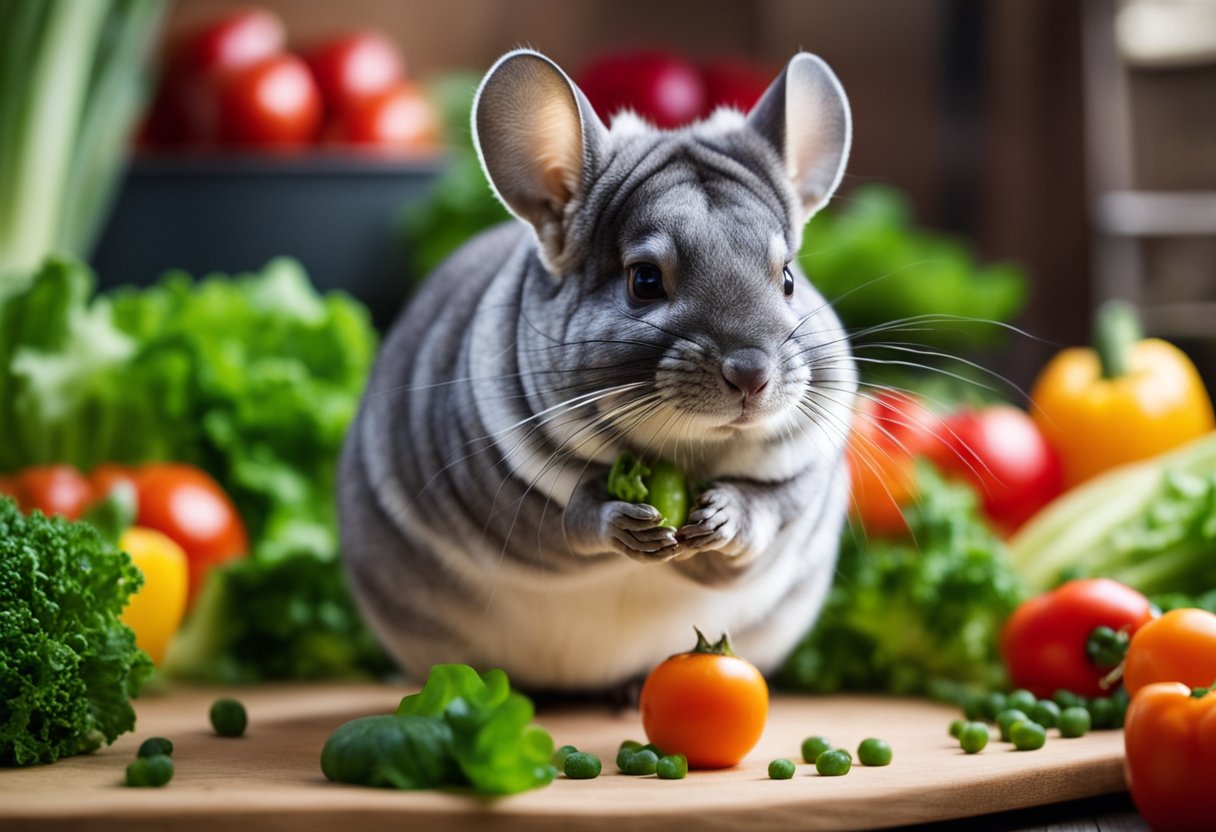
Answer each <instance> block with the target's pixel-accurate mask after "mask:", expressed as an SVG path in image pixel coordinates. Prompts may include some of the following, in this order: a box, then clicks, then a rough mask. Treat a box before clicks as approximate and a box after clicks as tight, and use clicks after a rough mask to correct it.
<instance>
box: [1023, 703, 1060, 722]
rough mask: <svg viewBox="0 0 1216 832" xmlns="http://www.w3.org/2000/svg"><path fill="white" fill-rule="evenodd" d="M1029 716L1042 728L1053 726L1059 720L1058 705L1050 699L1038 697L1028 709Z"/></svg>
mask: <svg viewBox="0 0 1216 832" xmlns="http://www.w3.org/2000/svg"><path fill="white" fill-rule="evenodd" d="M1030 718H1031V719H1033V720H1034V721H1035V722H1037V723H1039V724H1040V725H1042V726H1043V727H1044V728H1055V727H1056V723H1057V722H1059V720H1060V706H1059V705H1057V704H1056V703H1055V702H1052V701H1051V700H1050V699H1040V700H1039V701H1038V702H1036V703H1035V705H1034V707H1033V708H1031V709H1030Z"/></svg>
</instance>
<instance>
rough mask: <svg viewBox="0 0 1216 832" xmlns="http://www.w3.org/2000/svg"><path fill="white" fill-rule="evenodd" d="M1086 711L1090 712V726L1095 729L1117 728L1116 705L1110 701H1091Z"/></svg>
mask: <svg viewBox="0 0 1216 832" xmlns="http://www.w3.org/2000/svg"><path fill="white" fill-rule="evenodd" d="M1086 710H1088V711H1089V719H1090V724H1091V725H1093V727H1094V728H1095V729H1101V728H1113V727H1115V703H1114V702H1112V701H1110V699H1107V698H1105V697H1100V698H1098V699H1091V700H1089V704H1088V705H1087V706H1086Z"/></svg>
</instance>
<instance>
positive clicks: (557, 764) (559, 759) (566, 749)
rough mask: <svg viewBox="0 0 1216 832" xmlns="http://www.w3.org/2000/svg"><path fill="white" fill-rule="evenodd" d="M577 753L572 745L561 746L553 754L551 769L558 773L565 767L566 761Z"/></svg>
mask: <svg viewBox="0 0 1216 832" xmlns="http://www.w3.org/2000/svg"><path fill="white" fill-rule="evenodd" d="M575 751H578V749H577V748H575V747H574V746H573V745H563V746H562V747H561V748H559V749H557V750H556V751H554V752H553V758H552V760H553V767H554V768H555V769H557V770H558V771H562V770H563V769H564V768H565V767H566V759H567V758H568V757H569V756H570V755H571V754H573V753H574V752H575Z"/></svg>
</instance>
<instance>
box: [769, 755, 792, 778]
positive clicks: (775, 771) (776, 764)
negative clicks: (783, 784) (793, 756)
mask: <svg viewBox="0 0 1216 832" xmlns="http://www.w3.org/2000/svg"><path fill="white" fill-rule="evenodd" d="M794 770H795V766H794V761H793V760H787V759H786V758H784V757H778V758H777V759H776V760H773V761H772V762H771V763H769V764H768V776H769V778H770V779H772V780H789V779H790V778H791V777H793V776H794Z"/></svg>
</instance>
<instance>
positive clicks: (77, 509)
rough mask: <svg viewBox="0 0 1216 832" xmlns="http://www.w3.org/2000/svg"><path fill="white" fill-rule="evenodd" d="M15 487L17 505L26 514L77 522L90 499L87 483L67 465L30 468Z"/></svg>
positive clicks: (22, 474)
mask: <svg viewBox="0 0 1216 832" xmlns="http://www.w3.org/2000/svg"><path fill="white" fill-rule="evenodd" d="M14 485H15V486H16V492H17V503H18V504H19V505H20V506H21V510H22V511H24V512H26V513H29V512H31V511H33V510H34V509H38V510H39V511H41V512H42V513H43V514H47V515H50V514H59V515H62V516H64V517H66V518H67V519H68V520H79V519H80V516H81V515H82V514H84V510H85V508H86V507H87V506H88V504H89V503H90V502H91V501H92V499H93V489H92V488H90V487H89V482H88V480H86V479H85V478H84V477H83V476H81V474H80V472H79V471H77V470H76V469H75V468H73V467H72V466H70V465H35V466H31V467H29V468H26V469H24V470H22V471H21V472H20V473H19V474H17V476H16V478H15V480H14Z"/></svg>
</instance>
